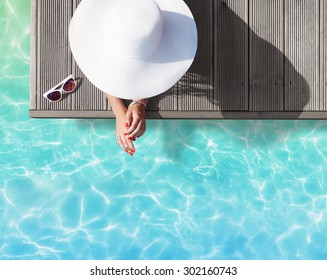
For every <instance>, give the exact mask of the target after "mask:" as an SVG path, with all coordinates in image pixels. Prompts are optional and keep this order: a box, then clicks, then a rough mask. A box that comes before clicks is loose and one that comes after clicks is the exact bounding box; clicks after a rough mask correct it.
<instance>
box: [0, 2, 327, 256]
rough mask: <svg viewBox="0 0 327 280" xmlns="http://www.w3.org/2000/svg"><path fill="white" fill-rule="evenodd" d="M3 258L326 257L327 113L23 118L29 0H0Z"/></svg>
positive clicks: (26, 97)
mask: <svg viewBox="0 0 327 280" xmlns="http://www.w3.org/2000/svg"><path fill="white" fill-rule="evenodd" d="M0 23H1V24H0V26H1V27H0V38H1V39H0V49H1V56H0V99H1V110H0V112H1V113H0V139H1V140H2V143H1V145H0V213H1V220H0V221H1V223H0V232H1V234H0V259H326V258H327V245H326V242H324V241H325V240H326V238H327V219H326V214H327V213H326V206H327V188H326V180H327V173H326V166H327V161H326V156H327V122H326V121H216V120H212V121H175V120H174V121H168V120H163V121H158V120H150V121H148V129H147V133H146V134H145V135H144V137H143V138H142V139H139V140H137V142H136V149H137V152H136V154H135V155H134V156H133V157H130V156H129V155H126V154H125V153H124V152H122V151H120V149H119V148H118V147H117V146H116V143H115V132H114V121H113V120H42V119H41V120H40V119H29V117H28V109H29V1H26V0H24V1H18V0H1V1H0Z"/></svg>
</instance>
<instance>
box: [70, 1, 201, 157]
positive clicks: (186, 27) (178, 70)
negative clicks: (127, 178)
mask: <svg viewBox="0 0 327 280" xmlns="http://www.w3.org/2000/svg"><path fill="white" fill-rule="evenodd" d="M69 44H70V49H71V51H72V54H73V56H74V59H75V61H76V63H77V64H78V66H79V67H80V69H81V70H82V72H83V73H84V75H85V76H86V77H87V78H88V79H89V81H90V82H91V83H92V84H94V85H95V86H96V87H97V88H99V89H100V90H101V91H102V92H105V93H107V94H106V97H107V99H108V100H109V103H110V105H111V107H112V109H113V112H114V114H115V116H116V136H117V143H118V144H119V145H120V146H121V148H122V149H123V150H124V151H126V152H127V153H129V154H130V155H133V154H134V153H135V147H134V145H133V141H135V139H136V138H138V137H140V136H142V135H143V134H144V132H145V129H146V127H145V107H146V105H147V101H148V98H150V97H152V96H155V95H158V94H161V93H163V92H165V91H166V90H168V89H169V88H171V87H172V86H173V85H174V84H176V83H177V82H178V81H179V79H180V78H181V77H182V76H183V75H184V74H185V73H186V71H187V70H188V69H189V67H190V66H191V64H192V62H193V60H194V57H195V54H196V49H197V30H196V24H195V22H194V18H193V15H192V12H191V11H190V9H189V7H188V6H187V5H186V3H185V2H184V1H183V0H171V1H167V0H83V1H81V3H80V4H79V5H78V7H77V9H76V10H75V12H74V15H73V17H72V19H71V22H70V25H69ZM108 93H111V94H112V95H109V94H108ZM114 96H115V97H114ZM122 99H129V100H131V99H132V100H133V102H132V103H131V104H130V105H129V106H128V108H126V106H125V105H124V103H123V102H122Z"/></svg>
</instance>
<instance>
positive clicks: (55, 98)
mask: <svg viewBox="0 0 327 280" xmlns="http://www.w3.org/2000/svg"><path fill="white" fill-rule="evenodd" d="M47 98H48V99H49V100H51V101H59V100H60V99H61V92H60V91H53V92H50V93H49V94H48V95H47Z"/></svg>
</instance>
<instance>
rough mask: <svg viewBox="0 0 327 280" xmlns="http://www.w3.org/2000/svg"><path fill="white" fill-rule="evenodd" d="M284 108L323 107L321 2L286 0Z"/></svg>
mask: <svg viewBox="0 0 327 280" xmlns="http://www.w3.org/2000/svg"><path fill="white" fill-rule="evenodd" d="M285 17H286V19H285V21H286V25H285V32H286V41H285V55H286V57H287V58H288V60H289V62H290V63H288V64H286V65H285V110H286V111H302V110H306V111H314V110H320V104H319V99H320V98H319V90H318V84H319V72H318V68H317V61H318V59H319V58H318V57H319V49H318V48H319V45H318V36H317V27H318V26H319V24H317V23H319V1H316V0H302V1H298V0H289V1H285Z"/></svg>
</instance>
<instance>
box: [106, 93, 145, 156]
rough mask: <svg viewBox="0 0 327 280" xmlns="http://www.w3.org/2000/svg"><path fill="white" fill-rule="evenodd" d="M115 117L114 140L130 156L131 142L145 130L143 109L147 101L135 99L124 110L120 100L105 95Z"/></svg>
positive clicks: (133, 149)
mask: <svg viewBox="0 0 327 280" xmlns="http://www.w3.org/2000/svg"><path fill="white" fill-rule="evenodd" d="M105 96H106V97H107V99H108V100H109V104H110V106H111V108H112V111H113V112H114V114H115V117H116V140H117V143H118V145H119V146H120V147H121V148H122V149H123V150H124V151H125V152H126V153H128V154H130V155H131V156H132V155H133V154H134V153H135V151H136V150H135V147H134V145H133V141H135V140H136V138H139V137H141V136H142V135H143V134H144V132H145V130H146V122H145V108H146V105H147V103H148V99H137V100H133V102H132V103H131V104H130V105H129V106H128V108H126V106H125V104H124V103H123V101H122V99H120V98H118V97H114V96H111V95H109V94H107V93H106V94H105Z"/></svg>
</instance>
